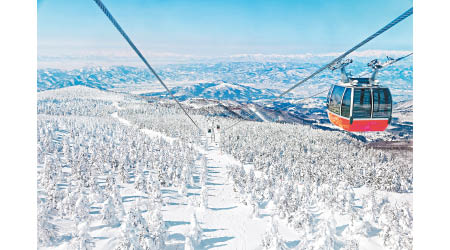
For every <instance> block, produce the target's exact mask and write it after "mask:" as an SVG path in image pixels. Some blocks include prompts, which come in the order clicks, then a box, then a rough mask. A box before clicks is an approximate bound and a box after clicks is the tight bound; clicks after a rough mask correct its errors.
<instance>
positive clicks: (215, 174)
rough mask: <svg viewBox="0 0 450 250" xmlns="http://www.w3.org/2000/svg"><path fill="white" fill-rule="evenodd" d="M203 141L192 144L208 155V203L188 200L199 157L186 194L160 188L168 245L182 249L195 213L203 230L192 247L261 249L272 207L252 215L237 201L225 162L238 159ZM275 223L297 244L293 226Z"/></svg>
mask: <svg viewBox="0 0 450 250" xmlns="http://www.w3.org/2000/svg"><path fill="white" fill-rule="evenodd" d="M112 116H113V117H114V118H116V119H118V120H119V121H120V122H122V123H123V124H125V125H128V126H130V125H131V123H130V122H129V121H127V120H125V119H123V118H120V117H118V115H117V113H114V114H113V115H112ZM141 131H143V132H144V133H146V134H147V135H149V136H151V137H155V136H158V137H162V138H163V139H165V140H168V141H173V140H176V138H172V137H168V136H165V135H163V134H162V133H160V132H157V131H152V130H149V129H141ZM206 140H208V147H207V149H205V147H204V146H203V145H205V144H206ZM202 143H203V145H195V147H196V149H197V150H199V151H200V152H201V154H202V155H203V156H204V157H206V159H207V179H206V186H207V188H208V206H207V208H206V209H204V208H201V207H198V206H196V205H191V204H190V203H191V202H190V201H189V200H196V201H197V202H199V200H200V196H201V184H200V183H199V182H200V181H199V176H198V172H199V170H200V168H201V166H200V165H201V161H200V160H198V164H197V166H196V170H197V171H196V174H194V182H195V185H194V186H192V187H189V188H188V192H187V196H181V195H180V194H179V193H178V192H177V188H175V187H168V188H162V189H161V191H162V194H163V198H164V201H165V203H166V205H165V206H163V207H162V214H163V218H164V221H165V223H166V226H167V227H168V233H169V236H168V241H167V243H166V244H167V248H168V249H184V243H185V240H186V235H188V234H189V232H190V220H191V217H192V215H193V214H194V213H195V214H196V217H197V220H198V222H199V224H200V227H201V228H202V231H203V233H202V238H201V239H202V240H201V244H200V246H198V247H196V248H195V249H210V248H217V249H252V250H253V249H262V247H261V243H262V239H263V236H264V234H265V233H266V231H268V230H269V229H270V226H271V215H272V213H273V211H272V210H271V209H269V208H266V209H264V208H260V212H259V213H260V216H258V217H254V216H252V207H251V206H250V205H244V204H243V203H242V202H240V197H239V194H238V193H237V192H235V191H234V190H233V184H232V182H231V181H230V180H228V178H227V166H229V165H231V164H235V165H238V164H241V163H240V162H239V161H238V160H236V159H234V158H233V157H232V156H230V155H228V154H225V153H222V152H221V150H220V147H219V145H218V144H216V143H214V142H211V141H210V140H209V139H207V137H206V136H203V137H202ZM247 167H251V166H247ZM278 227H279V232H280V235H282V238H283V240H284V241H285V242H286V243H287V246H288V247H295V246H297V245H298V244H299V238H300V237H299V234H298V233H297V232H295V230H294V229H292V228H290V227H288V226H287V225H286V223H285V222H284V221H282V220H281V221H279V223H278Z"/></svg>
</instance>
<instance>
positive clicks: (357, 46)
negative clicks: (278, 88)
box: [224, 8, 413, 131]
mask: <svg viewBox="0 0 450 250" xmlns="http://www.w3.org/2000/svg"><path fill="white" fill-rule="evenodd" d="M412 14H413V8H410V9H408V10H407V11H405V12H404V13H403V14H401V15H400V16H398V17H397V18H396V19H394V20H393V21H391V22H390V23H388V24H387V25H386V26H384V27H383V28H381V29H380V30H378V31H377V32H375V33H374V34H372V35H371V36H369V37H368V38H366V39H365V40H363V41H362V42H360V43H358V44H357V45H356V46H354V47H353V48H351V49H349V50H347V51H346V52H345V53H343V54H342V55H340V56H339V57H337V58H335V59H334V60H333V61H331V62H330V63H328V64H326V65H324V66H322V67H321V68H320V69H318V70H317V71H315V72H314V73H312V74H311V75H309V76H308V77H306V78H305V79H303V80H302V81H300V82H298V83H297V84H295V85H294V86H292V87H290V88H289V89H288V90H286V91H284V92H283V93H281V94H280V95H279V96H277V97H276V98H275V99H274V100H273V102H275V101H276V100H278V99H279V98H281V97H282V96H284V95H286V94H287V93H289V92H291V91H292V90H293V89H295V88H296V87H297V86H299V85H300V84H302V83H304V82H306V81H308V80H309V79H311V78H313V77H314V76H316V75H317V74H319V73H320V72H322V71H324V70H325V69H327V68H329V67H330V66H332V65H333V64H335V63H337V62H339V61H340V60H342V59H343V58H344V57H346V56H347V55H349V54H350V53H352V52H353V51H355V50H357V49H358V48H360V47H361V46H363V45H364V44H366V43H368V42H370V41H371V40H372V39H374V38H375V37H377V36H379V35H381V34H382V33H384V32H385V31H387V30H389V29H390V28H392V27H393V26H395V25H396V24H398V23H399V22H401V21H403V20H404V19H406V18H407V17H409V16H410V15H412ZM411 54H412V53H411ZM411 54H409V55H406V56H404V57H401V58H398V59H396V60H394V61H393V62H392V63H395V62H397V61H399V60H401V59H403V58H406V57H408V56H410V55H411ZM392 63H390V64H392ZM390 64H388V65H390ZM386 66H387V65H386ZM326 91H327V90H326ZM326 91H322V92H320V93H317V94H314V95H312V96H309V97H306V98H302V100H305V99H309V98H312V97H314V96H317V95H320V94H322V93H324V92H326ZM241 121H243V120H239V121H237V122H235V123H233V124H232V125H231V126H229V127H227V128H225V129H224V131H225V130H228V129H230V128H232V127H234V126H235V125H237V124H238V123H240V122H241Z"/></svg>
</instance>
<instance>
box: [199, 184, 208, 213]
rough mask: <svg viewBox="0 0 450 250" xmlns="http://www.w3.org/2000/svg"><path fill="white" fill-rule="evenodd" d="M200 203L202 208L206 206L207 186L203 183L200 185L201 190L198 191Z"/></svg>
mask: <svg viewBox="0 0 450 250" xmlns="http://www.w3.org/2000/svg"><path fill="white" fill-rule="evenodd" d="M200 196H201V198H200V205H201V207H202V208H203V209H207V208H208V187H207V186H206V185H204V186H203V187H202V191H201V193H200Z"/></svg>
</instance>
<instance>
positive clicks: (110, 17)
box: [94, 0, 202, 131]
mask: <svg viewBox="0 0 450 250" xmlns="http://www.w3.org/2000/svg"><path fill="white" fill-rule="evenodd" d="M94 2H95V3H96V4H97V5H98V7H100V9H101V10H102V11H103V13H105V15H106V16H107V17H108V19H109V20H110V21H111V23H112V24H113V25H114V27H116V29H117V30H118V31H119V33H120V34H121V35H122V36H123V38H125V40H126V41H127V42H128V44H129V45H130V46H131V48H132V49H133V50H134V52H136V54H137V55H138V56H139V58H141V60H142V61H143V62H144V64H145V65H146V66H147V68H148V69H149V70H150V71H151V72H152V73H153V75H155V77H156V79H158V81H159V82H160V83H161V85H162V86H163V87H164V88H165V89H166V91H167V92H168V93H169V95H170V97H171V98H172V99H173V100H174V101H175V102H176V103H177V104H178V106H180V108H181V109H182V110H183V112H184V113H185V114H186V116H187V117H188V118H189V120H191V122H192V123H193V124H194V125H195V126H196V127H197V128H198V130H200V131H202V130H201V129H200V127H199V126H198V125H197V123H196V122H195V121H194V120H193V119H192V117H191V116H190V115H189V114H188V113H187V111H186V110H185V109H184V108H183V106H182V105H181V103H180V102H178V100H177V99H176V98H175V96H174V95H173V94H172V92H171V91H170V90H169V88H168V87H167V85H166V84H165V83H164V82H163V81H162V80H161V78H160V77H159V76H158V74H157V73H156V71H155V70H154V69H153V68H152V66H150V64H149V63H148V62H147V60H146V59H145V57H144V56H143V55H142V53H141V52H140V51H139V50H138V48H136V46H135V45H134V43H133V42H132V41H131V39H130V38H129V37H128V35H127V34H126V33H125V31H124V30H123V29H122V28H121V27H120V25H119V23H117V21H116V19H114V17H113V16H112V15H111V13H110V12H109V11H108V9H107V8H106V6H105V5H104V4H103V3H102V1H101V0H94Z"/></svg>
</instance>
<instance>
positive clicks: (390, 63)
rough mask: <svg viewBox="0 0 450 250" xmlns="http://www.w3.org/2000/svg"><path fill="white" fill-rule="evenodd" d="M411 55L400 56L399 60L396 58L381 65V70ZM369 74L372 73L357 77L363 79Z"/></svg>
mask: <svg viewBox="0 0 450 250" xmlns="http://www.w3.org/2000/svg"><path fill="white" fill-rule="evenodd" d="M412 54H413V53H409V54H408V55H406V56H402V57H399V58H397V59H394V60H391V61H388V62H387V63H386V64H384V65H383V68H384V67H387V66H389V65H392V64H394V63H396V62H398V61H400V60H402V59H405V58H407V57H409V56H410V55H412ZM370 73H372V72H364V73H361V74H360V75H358V77H363V76H366V75H368V74H370Z"/></svg>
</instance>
